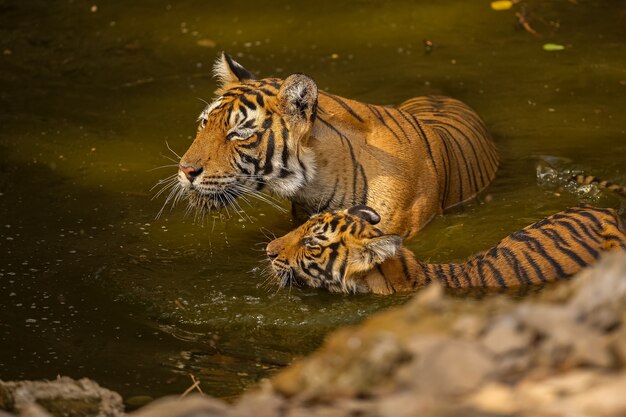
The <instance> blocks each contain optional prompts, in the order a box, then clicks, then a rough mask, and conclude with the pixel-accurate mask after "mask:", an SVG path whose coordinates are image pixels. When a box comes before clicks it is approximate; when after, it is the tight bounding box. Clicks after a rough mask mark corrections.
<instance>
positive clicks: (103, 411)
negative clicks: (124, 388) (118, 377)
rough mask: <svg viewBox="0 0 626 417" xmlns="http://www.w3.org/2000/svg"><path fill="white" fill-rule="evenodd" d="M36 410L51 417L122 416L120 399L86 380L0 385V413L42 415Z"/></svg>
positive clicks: (122, 409)
mask: <svg viewBox="0 0 626 417" xmlns="http://www.w3.org/2000/svg"><path fill="white" fill-rule="evenodd" d="M34 406H38V407H34ZM39 408H41V409H43V410H45V411H46V412H47V413H48V414H50V415H52V416H53V417H119V416H122V415H123V414H124V405H123V403H122V397H121V396H120V395H119V394H118V393H116V392H113V391H109V390H108V389H106V388H102V387H100V386H99V385H98V384H97V383H95V382H94V381H91V380H89V379H81V380H78V381H77V380H73V379H71V378H67V377H62V378H58V379H56V380H54V381H21V382H3V381H0V409H4V410H7V411H10V412H16V413H20V414H21V415H26V414H28V415H30V416H39V415H44V414H41V410H39Z"/></svg>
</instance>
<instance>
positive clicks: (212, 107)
mask: <svg viewBox="0 0 626 417" xmlns="http://www.w3.org/2000/svg"><path fill="white" fill-rule="evenodd" d="M220 104H222V98H221V97H219V98H218V99H216V100H215V101H214V102H213V103H211V104H209V105H208V106H206V107H205V108H204V110H202V113H200V116H198V121H201V120H208V119H209V114H211V112H212V111H213V110H215V109H216V108H217V107H218V106H219V105H220Z"/></svg>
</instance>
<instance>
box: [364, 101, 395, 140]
mask: <svg viewBox="0 0 626 417" xmlns="http://www.w3.org/2000/svg"><path fill="white" fill-rule="evenodd" d="M366 106H367V108H368V109H369V110H370V111H371V112H372V113H374V116H376V118H377V119H378V121H379V122H380V123H381V124H382V125H383V126H385V127H386V128H387V130H388V131H389V132H391V134H392V135H393V136H394V137H395V138H396V140H397V141H398V143H402V141H401V140H400V137H399V136H398V135H397V134H396V132H394V131H393V129H392V128H390V127H389V126H387V124H386V123H385V119H384V118H383V116H382V114H381V113H380V112H379V111H378V109H376V107H374V106H372V105H370V104H366ZM396 123H397V122H396Z"/></svg>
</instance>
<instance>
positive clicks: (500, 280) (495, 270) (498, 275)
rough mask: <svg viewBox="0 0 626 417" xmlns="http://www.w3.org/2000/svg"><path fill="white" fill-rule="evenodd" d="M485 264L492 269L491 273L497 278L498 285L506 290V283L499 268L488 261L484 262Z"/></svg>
mask: <svg viewBox="0 0 626 417" xmlns="http://www.w3.org/2000/svg"><path fill="white" fill-rule="evenodd" d="M483 261H484V263H485V264H487V266H489V268H491V272H492V273H493V276H494V277H495V278H496V281H497V282H498V285H500V287H502V288H506V287H507V286H506V282H504V278H503V277H502V274H501V273H500V270H499V269H498V268H496V267H495V266H494V265H493V264H492V263H491V261H488V260H486V259H484V260H483Z"/></svg>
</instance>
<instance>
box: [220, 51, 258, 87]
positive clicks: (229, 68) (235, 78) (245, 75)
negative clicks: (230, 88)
mask: <svg viewBox="0 0 626 417" xmlns="http://www.w3.org/2000/svg"><path fill="white" fill-rule="evenodd" d="M213 74H214V76H215V77H216V78H217V79H218V81H219V83H220V86H223V85H225V84H229V83H236V82H240V81H244V80H253V79H254V76H253V75H252V74H250V72H248V70H246V69H245V68H244V67H243V66H241V64H239V63H238V62H237V61H235V60H234V59H232V58H231V56H230V55H228V54H227V53H226V52H222V53H221V54H220V56H219V57H218V58H217V60H216V61H215V64H214V65H213Z"/></svg>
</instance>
